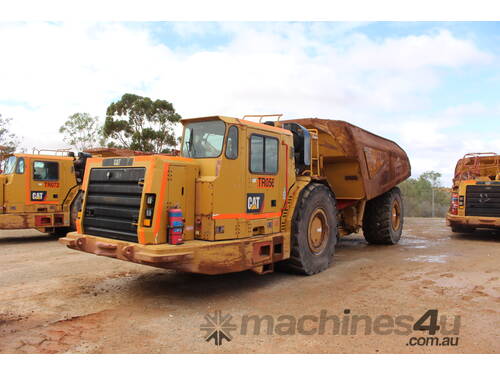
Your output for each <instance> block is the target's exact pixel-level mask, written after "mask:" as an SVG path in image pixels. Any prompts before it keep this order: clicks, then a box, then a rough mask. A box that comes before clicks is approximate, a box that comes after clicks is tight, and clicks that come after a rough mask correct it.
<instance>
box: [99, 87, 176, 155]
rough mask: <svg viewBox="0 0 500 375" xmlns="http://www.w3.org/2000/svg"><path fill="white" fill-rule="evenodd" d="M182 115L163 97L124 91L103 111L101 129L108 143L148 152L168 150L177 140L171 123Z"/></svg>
mask: <svg viewBox="0 0 500 375" xmlns="http://www.w3.org/2000/svg"><path fill="white" fill-rule="evenodd" d="M180 119H181V116H180V115H179V114H178V113H177V112H175V109H174V107H173V105H172V104H171V103H169V102H168V101H166V100H154V101H153V100H151V99H150V98H147V97H142V96H138V95H134V94H125V95H123V96H122V98H121V99H120V100H119V101H117V102H114V103H111V104H110V105H109V107H108V109H107V111H106V122H105V123H104V128H103V133H104V135H105V136H106V137H110V138H111V139H113V141H112V142H110V143H109V144H108V146H109V147H122V148H128V149H131V150H139V151H147V152H155V153H161V152H169V151H171V149H172V148H173V147H175V146H176V144H177V139H176V137H175V134H174V125H175V124H176V123H178V122H179V121H180Z"/></svg>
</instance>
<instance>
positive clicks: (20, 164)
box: [16, 158, 24, 174]
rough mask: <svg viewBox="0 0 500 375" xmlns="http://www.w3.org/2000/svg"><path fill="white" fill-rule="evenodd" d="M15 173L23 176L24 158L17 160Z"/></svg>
mask: <svg viewBox="0 0 500 375" xmlns="http://www.w3.org/2000/svg"><path fill="white" fill-rule="evenodd" d="M16 173H17V174H23V173H24V158H19V159H17V165H16Z"/></svg>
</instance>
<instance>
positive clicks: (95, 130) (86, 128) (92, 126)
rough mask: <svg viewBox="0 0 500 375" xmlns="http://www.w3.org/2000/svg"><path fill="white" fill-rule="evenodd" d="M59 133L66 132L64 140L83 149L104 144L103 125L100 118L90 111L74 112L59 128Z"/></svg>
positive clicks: (80, 149) (78, 148)
mask: <svg viewBox="0 0 500 375" xmlns="http://www.w3.org/2000/svg"><path fill="white" fill-rule="evenodd" d="M59 133H62V134H64V138H63V139H64V142H66V143H67V144H70V145H71V146H74V147H75V148H76V149H77V150H79V151H83V150H86V149H90V148H94V147H97V146H104V142H105V138H104V137H103V133H102V127H101V126H100V125H99V118H98V117H92V116H91V115H90V114H88V113H86V112H85V113H74V114H72V115H71V116H69V117H68V120H67V121H66V122H65V123H64V125H63V126H61V127H60V128H59Z"/></svg>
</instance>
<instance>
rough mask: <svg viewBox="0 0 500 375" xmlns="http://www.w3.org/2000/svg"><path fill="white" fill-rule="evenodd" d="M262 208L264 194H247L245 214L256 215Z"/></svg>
mask: <svg viewBox="0 0 500 375" xmlns="http://www.w3.org/2000/svg"><path fill="white" fill-rule="evenodd" d="M263 207H264V194H263V193H256V194H255V193H254V194H247V213H249V214H251V213H258V212H261V211H262V208H263Z"/></svg>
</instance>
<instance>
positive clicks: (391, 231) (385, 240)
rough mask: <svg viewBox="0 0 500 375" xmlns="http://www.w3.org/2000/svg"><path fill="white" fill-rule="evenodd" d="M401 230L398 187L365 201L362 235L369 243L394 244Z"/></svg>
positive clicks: (401, 209) (401, 203)
mask: <svg viewBox="0 0 500 375" xmlns="http://www.w3.org/2000/svg"><path fill="white" fill-rule="evenodd" d="M402 232H403V201H402V199H401V191H400V190H399V188H398V187H395V188H392V189H391V190H389V191H388V192H386V193H384V194H382V195H380V196H378V197H376V198H374V199H372V200H369V201H368V202H366V208H365V214H364V215H363V235H364V237H365V239H366V240H367V241H368V242H369V243H371V244H377V245H394V244H396V243H398V241H399V239H400V238H401V233H402Z"/></svg>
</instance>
